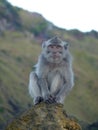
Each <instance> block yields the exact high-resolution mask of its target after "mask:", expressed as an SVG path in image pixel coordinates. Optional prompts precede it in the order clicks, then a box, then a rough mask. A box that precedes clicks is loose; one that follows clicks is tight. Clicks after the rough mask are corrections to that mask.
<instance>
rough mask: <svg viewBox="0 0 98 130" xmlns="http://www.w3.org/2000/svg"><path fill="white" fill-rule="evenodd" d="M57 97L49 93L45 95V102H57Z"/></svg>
mask: <svg viewBox="0 0 98 130" xmlns="http://www.w3.org/2000/svg"><path fill="white" fill-rule="evenodd" d="M55 99H56V97H55V96H53V95H47V96H45V103H47V104H52V103H56V101H55Z"/></svg>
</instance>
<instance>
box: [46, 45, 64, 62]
mask: <svg viewBox="0 0 98 130" xmlns="http://www.w3.org/2000/svg"><path fill="white" fill-rule="evenodd" d="M45 57H46V59H47V61H48V62H50V63H60V62H61V61H62V60H63V58H64V47H63V46H61V45H59V44H57V45H51V44H50V45H49V46H47V47H46V49H45Z"/></svg>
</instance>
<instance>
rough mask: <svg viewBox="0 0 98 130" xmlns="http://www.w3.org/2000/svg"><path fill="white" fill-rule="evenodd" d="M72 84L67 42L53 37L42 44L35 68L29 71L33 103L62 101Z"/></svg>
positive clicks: (70, 60)
mask: <svg viewBox="0 0 98 130" xmlns="http://www.w3.org/2000/svg"><path fill="white" fill-rule="evenodd" d="M73 85H74V81H73V71H72V58H71V55H70V52H69V50H68V43H67V42H65V41H62V40H61V39H60V38H58V37H53V38H52V39H49V40H47V41H45V42H44V43H43V44H42V52H41V54H40V56H39V59H38V63H37V65H36V70H35V71H34V72H31V73H30V78H29V93H30V95H31V97H33V101H34V104H35V105H36V104H38V103H40V102H46V103H62V104H63V103H64V99H65V97H66V96H67V94H68V93H69V92H70V90H71V89H72V87H73Z"/></svg>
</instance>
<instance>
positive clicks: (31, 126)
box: [5, 103, 81, 130]
mask: <svg viewBox="0 0 98 130" xmlns="http://www.w3.org/2000/svg"><path fill="white" fill-rule="evenodd" d="M5 130H81V127H80V125H79V124H78V123H77V122H76V121H75V120H73V119H70V118H68V116H67V114H66V112H64V110H63V105H62V104H45V103H40V104H38V105H35V106H33V107H32V108H31V109H29V110H28V111H26V112H24V113H23V114H22V115H20V117H17V118H16V119H14V120H13V121H12V122H11V123H10V124H9V125H8V126H7V128H6V129H5Z"/></svg>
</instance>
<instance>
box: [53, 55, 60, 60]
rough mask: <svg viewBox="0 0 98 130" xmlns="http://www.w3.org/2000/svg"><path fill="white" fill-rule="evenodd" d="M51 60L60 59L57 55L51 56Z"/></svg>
mask: <svg viewBox="0 0 98 130" xmlns="http://www.w3.org/2000/svg"><path fill="white" fill-rule="evenodd" d="M52 58H53V59H57V58H60V56H58V55H53V56H52Z"/></svg>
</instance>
